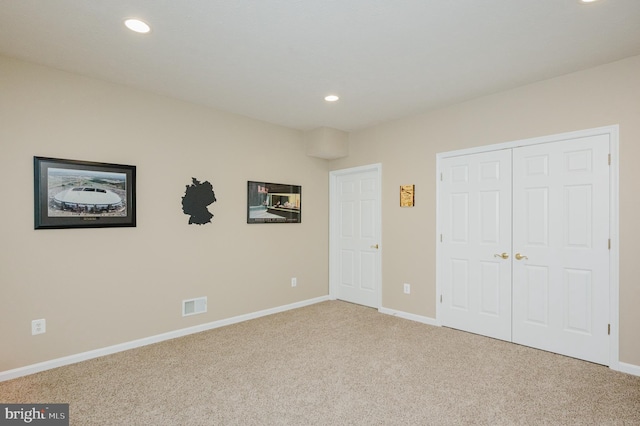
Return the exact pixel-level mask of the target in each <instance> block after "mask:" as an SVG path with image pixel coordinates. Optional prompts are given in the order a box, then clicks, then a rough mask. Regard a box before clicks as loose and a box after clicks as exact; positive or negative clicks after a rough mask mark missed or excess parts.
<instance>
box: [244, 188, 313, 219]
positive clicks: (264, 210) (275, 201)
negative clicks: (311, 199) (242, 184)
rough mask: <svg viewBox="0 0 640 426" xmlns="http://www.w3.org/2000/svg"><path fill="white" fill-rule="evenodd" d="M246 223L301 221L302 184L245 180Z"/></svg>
mask: <svg viewBox="0 0 640 426" xmlns="http://www.w3.org/2000/svg"><path fill="white" fill-rule="evenodd" d="M247 223H302V186H300V185H291V184H284V183H271V182H258V181H247Z"/></svg>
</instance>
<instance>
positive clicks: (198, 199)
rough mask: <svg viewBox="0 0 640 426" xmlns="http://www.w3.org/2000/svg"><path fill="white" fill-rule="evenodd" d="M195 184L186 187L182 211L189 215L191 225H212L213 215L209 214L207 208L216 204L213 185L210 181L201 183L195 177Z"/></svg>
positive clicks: (193, 179)
mask: <svg viewBox="0 0 640 426" xmlns="http://www.w3.org/2000/svg"><path fill="white" fill-rule="evenodd" d="M191 180H192V181H193V183H192V184H191V185H186V187H187V189H186V191H185V193H184V197H182V211H183V212H184V214H188V215H190V216H191V217H190V218H189V225H191V224H194V223H195V224H197V225H204V224H205V223H211V218H212V217H213V214H212V213H211V212H209V210H208V209H207V206H208V205H209V204H212V203H215V202H216V194H215V193H214V192H213V185H211V184H210V183H209V182H208V181H204V182H202V183H200V181H199V180H198V179H196V178H194V177H192V178H191Z"/></svg>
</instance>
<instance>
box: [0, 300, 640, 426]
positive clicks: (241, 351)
mask: <svg viewBox="0 0 640 426" xmlns="http://www.w3.org/2000/svg"><path fill="white" fill-rule="evenodd" d="M0 402H3V403H36V402H37V403H54V402H65V403H70V418H71V424H72V425H83V426H84V425H464V424H478V425H640V377H636V376H631V375H628V374H624V373H619V372H615V371H612V370H610V369H609V368H607V367H604V366H600V365H595V364H591V363H587V362H584V361H579V360H576V359H572V358H567V357H563V356H560V355H555V354H552V353H548V352H543V351H539V350H535V349H531V348H527V347H523V346H518V345H515V344H511V343H506V342H502V341H498V340H493V339H489V338H486V337H481V336H477V335H473V334H469V333H464V332H461V331H457V330H452V329H448V328H439V327H431V326H428V325H424V324H420V323H416V322H412V321H408V320H404V319H400V318H397V317H393V316H389V315H384V314H380V313H378V312H377V311H376V310H373V309H370V308H365V307H362V306H358V305H352V304H349V303H345V302H340V301H329V302H324V303H319V304H316V305H312V306H308V307H305V308H301V309H296V310H293V311H288V312H284V313H280V314H275V315H271V316H268V317H263V318H259V319H256V320H252V321H247V322H244V323H240V324H235V325H231V326H227V327H223V328H219V329H215V330H210V331H207V332H203V333H198V334H194V335H190V336H187V337H183V338H179V339H174V340H170V341H166V342H162V343H158V344H155V345H150V346H146V347H142V348H138V349H134V350H130V351H126V352H121V353H117V354H114V355H109V356H105V357H101V358H97V359H94V360H90V361H85V362H82V363H78V364H74V365H69V366H65V367H61V368H57V369H53V370H49V371H45V372H42V373H38V374H34V375H31V376H27V377H22V378H18V379H15V380H10V381H6V382H3V383H0Z"/></svg>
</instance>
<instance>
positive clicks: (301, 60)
mask: <svg viewBox="0 0 640 426" xmlns="http://www.w3.org/2000/svg"><path fill="white" fill-rule="evenodd" d="M128 17H138V18H140V19H143V20H145V21H147V22H148V23H149V24H150V25H151V26H152V32H151V33H149V34H147V35H140V34H136V33H133V32H131V31H129V30H127V29H126V28H125V27H124V26H123V20H124V19H125V18H128ZM0 54H3V55H7V56H12V57H17V58H21V59H25V60H28V61H32V62H37V63H41V64H45V65H48V66H51V67H54V68H58V69H62V70H68V71H72V72H77V73H80V74H84V75H88V76H93V77H97V78H100V79H103V80H108V81H112V82H117V83H122V84H125V85H129V86H133V87H138V88H142V89H146V90H150V91H153V92H156V93H160V94H164V95H168V96H171V97H175V98H179V99H183V100H186V101H191V102H195V103H198V104H204V105H208V106H211V107H214V108H218V109H223V110H226V111H230V112H234V113H238V114H242V115H245V116H249V117H253V118H256V119H260V120H264V121H268V122H272V123H276V124H281V125H284V126H288V127H292V128H296V129H302V130H307V129H313V128H316V127H320V126H327V127H332V128H336V129H340V130H345V131H351V130H357V129H361V128H364V127H368V126H371V125H374V124H376V123H380V122H383V121H388V120H392V119H395V118H399V117H403V116H407V115H410V114H414V113H419V112H422V111H426V110H428V109H430V108H436V107H441V106H444V105H449V104H453V103H456V102H460V101H463V100H467V99H472V98H475V97H478V96H482V95H486V94H489V93H494V92H497V91H501V90H505V89H509V88H513V87H517V86H520V85H523V84H527V83H531V82H535V81H539V80H544V79H547V78H551V77H555V76H558V75H562V74H567V73H570V72H574V71H578V70H581V69H585V68H589V67H593V66H596V65H599V64H604V63H608V62H612V61H615V60H618V59H622V58H625V57H629V56H634V55H639V54H640V0H601V1H600V2H597V3H593V4H582V3H580V2H579V1H578V0H482V1H480V0H394V1H392V0H386V1H383V0H180V1H176V0H136V1H131V0H127V1H125V0H108V1H105V0H93V1H89V0H55V1H54V0H0ZM639 84H640V83H639ZM329 93H336V94H339V95H340V96H341V100H340V101H339V102H337V103H334V104H329V103H326V102H325V101H324V100H323V97H324V96H325V95H327V94H329ZM0 95H1V94H0Z"/></svg>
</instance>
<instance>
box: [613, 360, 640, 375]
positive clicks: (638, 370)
mask: <svg viewBox="0 0 640 426" xmlns="http://www.w3.org/2000/svg"><path fill="white" fill-rule="evenodd" d="M616 370H617V371H621V372H623V373H627V374H632V375H634V376H640V365H633V364H627V363H625V362H619V363H618V368H616Z"/></svg>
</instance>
